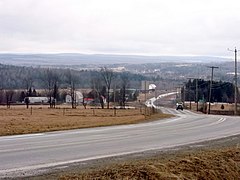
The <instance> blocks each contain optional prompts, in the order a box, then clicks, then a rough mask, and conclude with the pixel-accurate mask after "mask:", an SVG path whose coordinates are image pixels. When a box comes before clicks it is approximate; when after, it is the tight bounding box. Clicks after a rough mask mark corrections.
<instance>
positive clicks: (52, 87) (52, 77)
mask: <svg viewBox="0 0 240 180" xmlns="http://www.w3.org/2000/svg"><path fill="white" fill-rule="evenodd" d="M45 82H46V87H47V91H48V93H47V94H48V97H49V105H50V108H53V107H54V108H55V103H56V96H57V95H56V93H57V90H58V86H57V83H58V76H57V74H56V73H54V72H53V71H52V70H51V69H47V70H46V73H45Z"/></svg>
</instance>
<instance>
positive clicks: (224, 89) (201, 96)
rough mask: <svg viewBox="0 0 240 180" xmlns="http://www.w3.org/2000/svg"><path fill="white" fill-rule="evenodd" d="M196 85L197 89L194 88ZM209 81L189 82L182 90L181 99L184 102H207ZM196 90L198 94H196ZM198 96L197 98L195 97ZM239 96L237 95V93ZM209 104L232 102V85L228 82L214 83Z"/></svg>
mask: <svg viewBox="0 0 240 180" xmlns="http://www.w3.org/2000/svg"><path fill="white" fill-rule="evenodd" d="M196 85H197V87H196ZM209 89H210V81H205V80H202V79H198V80H196V79H194V80H193V81H191V80H189V81H188V82H187V83H186V85H185V87H184V88H183V89H182V97H185V101H199V100H201V101H205V102H206V101H208V100H209ZM196 90H198V92H197V93H196ZM196 94H198V97H196ZM238 94H239V93H238ZM211 102H226V103H233V102H234V85H233V84H232V83H230V82H222V81H219V82H216V81H213V83H212V95H211Z"/></svg>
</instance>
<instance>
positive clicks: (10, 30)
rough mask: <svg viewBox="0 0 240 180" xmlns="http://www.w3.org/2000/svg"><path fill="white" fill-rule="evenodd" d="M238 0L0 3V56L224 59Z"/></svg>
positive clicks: (235, 36) (232, 39)
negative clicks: (120, 55)
mask: <svg viewBox="0 0 240 180" xmlns="http://www.w3.org/2000/svg"><path fill="white" fill-rule="evenodd" d="M239 9H240V2H238V1H237V0H220V1H219V0H218V1H217V0H201V1H193V0H181V1H179V0H168V1H165V0H121V1H113V0H101V1H99V0H51V1H49V0H41V1H36V0H17V1H16V0H0V24H1V28H0V52H43V53H44V52H79V53H85V52H87V53H123V54H146V55H215V56H228V55H229V52H227V51H226V49H227V48H228V47H230V48H233V47H235V46H239V47H240V43H239V42H238V41H239V39H240V32H239V31H238V29H239V28H238V27H239V24H240V14H239V12H238V10H239Z"/></svg>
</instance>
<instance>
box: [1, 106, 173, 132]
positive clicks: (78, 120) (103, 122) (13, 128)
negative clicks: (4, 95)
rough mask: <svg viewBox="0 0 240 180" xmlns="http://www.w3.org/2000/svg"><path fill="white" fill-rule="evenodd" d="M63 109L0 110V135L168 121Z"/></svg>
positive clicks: (111, 111) (135, 111)
mask: <svg viewBox="0 0 240 180" xmlns="http://www.w3.org/2000/svg"><path fill="white" fill-rule="evenodd" d="M64 108H65V109H63V108H58V109H49V108H48V107H46V106H45V107H44V106H43V107H42V106H34V107H33V108H32V110H31V108H30V109H26V108H25V107H24V106H15V107H14V106H12V107H11V109H6V108H5V107H1V108H0V135H13V134H26V133H36V132H48V131H56V130H68V129H77V128H89V127H100V126H111V125H120V124H132V123H139V122H142V121H150V120H153V119H159V118H165V117H170V115H164V114H154V115H152V116H147V118H145V116H144V115H143V113H144V112H143V111H141V110H140V109H126V110H120V109H118V110H116V115H115V112H114V109H70V108H68V109H66V107H64ZM31 111H32V113H31ZM148 114H149V112H148Z"/></svg>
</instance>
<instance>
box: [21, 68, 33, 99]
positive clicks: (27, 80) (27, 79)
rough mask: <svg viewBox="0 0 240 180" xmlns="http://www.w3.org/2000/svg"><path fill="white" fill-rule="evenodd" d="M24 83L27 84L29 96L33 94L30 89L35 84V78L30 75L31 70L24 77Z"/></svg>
mask: <svg viewBox="0 0 240 180" xmlns="http://www.w3.org/2000/svg"><path fill="white" fill-rule="evenodd" d="M22 81H23V84H24V86H25V88H26V95H27V96H30V95H31V94H30V89H31V88H32V86H33V79H32V77H31V75H30V72H28V73H27V74H26V76H25V77H24V78H23V80H22Z"/></svg>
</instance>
